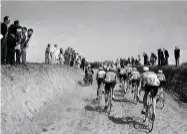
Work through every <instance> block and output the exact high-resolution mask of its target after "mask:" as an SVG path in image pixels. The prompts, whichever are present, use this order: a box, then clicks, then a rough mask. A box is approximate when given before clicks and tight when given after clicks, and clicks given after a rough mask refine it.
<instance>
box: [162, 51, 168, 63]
mask: <svg viewBox="0 0 187 134" xmlns="http://www.w3.org/2000/svg"><path fill="white" fill-rule="evenodd" d="M163 50H164V55H165V65H168V58H169V53H168V50H166V49H163Z"/></svg>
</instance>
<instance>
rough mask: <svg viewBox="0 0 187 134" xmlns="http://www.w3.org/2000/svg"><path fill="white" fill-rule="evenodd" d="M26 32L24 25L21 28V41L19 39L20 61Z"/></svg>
mask: <svg viewBox="0 0 187 134" xmlns="http://www.w3.org/2000/svg"><path fill="white" fill-rule="evenodd" d="M26 33H27V28H26V27H23V28H22V38H21V41H20V44H21V53H20V57H21V59H22V61H23V56H22V53H23V49H24V46H23V45H24V43H25V41H26V39H27V35H26Z"/></svg>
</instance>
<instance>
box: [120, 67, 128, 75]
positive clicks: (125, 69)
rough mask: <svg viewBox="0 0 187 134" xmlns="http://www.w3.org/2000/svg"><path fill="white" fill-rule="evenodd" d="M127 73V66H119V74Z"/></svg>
mask: <svg viewBox="0 0 187 134" xmlns="http://www.w3.org/2000/svg"><path fill="white" fill-rule="evenodd" d="M126 73H127V68H121V69H120V72H119V74H120V75H124V74H126Z"/></svg>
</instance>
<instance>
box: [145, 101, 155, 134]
mask: <svg viewBox="0 0 187 134" xmlns="http://www.w3.org/2000/svg"><path fill="white" fill-rule="evenodd" d="M147 114H148V115H147V117H148V119H149V123H151V125H150V127H148V128H149V132H151V131H152V130H153V127H154V121H155V115H154V109H153V105H152V104H151V105H149V106H148V113H147Z"/></svg>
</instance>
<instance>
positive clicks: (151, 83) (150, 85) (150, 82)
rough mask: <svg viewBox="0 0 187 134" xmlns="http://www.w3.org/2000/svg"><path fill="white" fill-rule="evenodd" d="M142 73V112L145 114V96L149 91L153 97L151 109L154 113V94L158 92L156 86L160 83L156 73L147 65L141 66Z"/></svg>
mask: <svg viewBox="0 0 187 134" xmlns="http://www.w3.org/2000/svg"><path fill="white" fill-rule="evenodd" d="M143 71H144V72H143V74H142V87H143V88H144V91H145V94H144V97H143V103H144V104H143V110H142V112H141V113H142V114H145V109H146V107H147V96H148V94H149V92H150V93H151V96H152V97H153V109H154V115H155V110H156V95H157V92H158V88H159V85H160V81H159V79H158V78H157V75H156V73H154V72H152V71H149V68H148V67H146V66H145V67H144V68H143Z"/></svg>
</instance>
